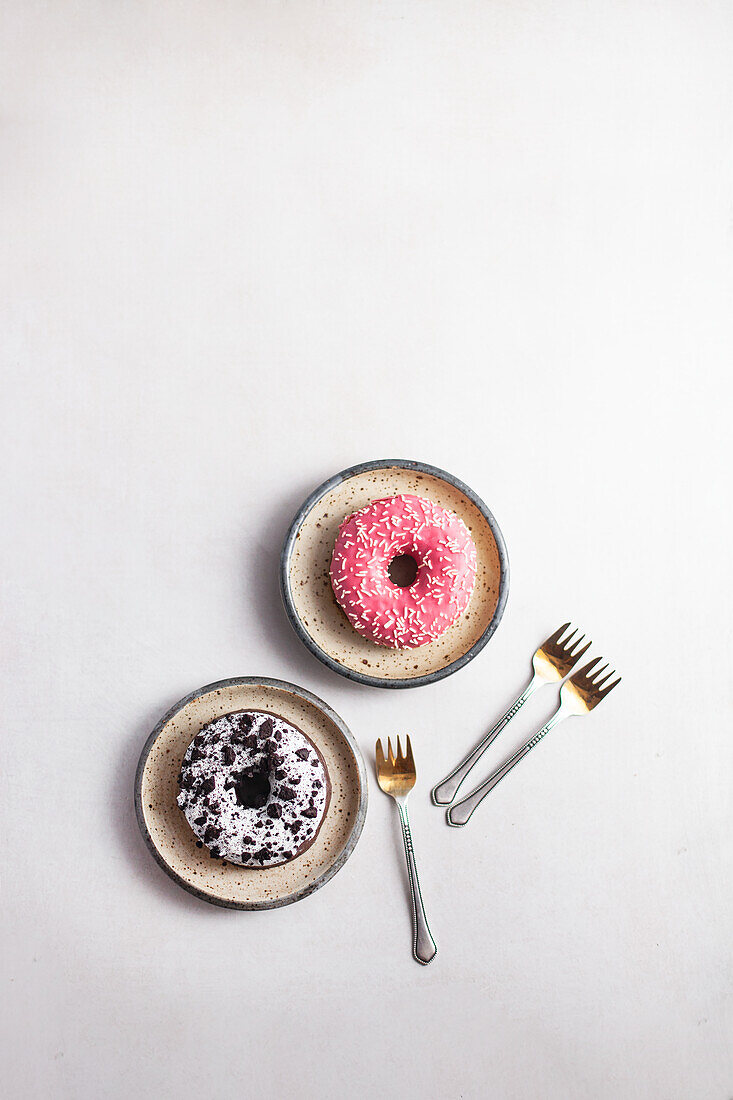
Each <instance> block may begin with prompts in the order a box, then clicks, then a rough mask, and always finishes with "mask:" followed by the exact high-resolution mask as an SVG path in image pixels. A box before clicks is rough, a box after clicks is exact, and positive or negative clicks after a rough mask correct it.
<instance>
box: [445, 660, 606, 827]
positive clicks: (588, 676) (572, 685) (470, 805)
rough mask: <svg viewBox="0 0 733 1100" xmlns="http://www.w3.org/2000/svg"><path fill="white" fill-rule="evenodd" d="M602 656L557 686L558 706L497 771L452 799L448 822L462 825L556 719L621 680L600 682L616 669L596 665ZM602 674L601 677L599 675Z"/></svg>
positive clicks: (591, 703)
mask: <svg viewBox="0 0 733 1100" xmlns="http://www.w3.org/2000/svg"><path fill="white" fill-rule="evenodd" d="M602 660H603V658H602V657H595V658H594V659H593V660H592V661H589V662H588V664H587V665H586V666H585V667H584V668H581V669H580V670H579V671H578V672H576V673H575V674H574V675H573V676H571V677H570V679H569V680H566V681H565V683H564V684H563V686H562V687H561V688H560V706H559V707H558V708H557V710H556V711H555V713H554V714H553V716H552V718H550V720H549V722H546V723H545V725H544V726H543V727H542V729H541V730H538V732H537V733H536V734H535V735H534V737H530V739H529V741H526V742H525V743H524V745H522V747H521V749H518V750H517V752H515V753H514V756H511V757H510V758H509V759H508V760H505V761H504V763H503V764H501V765H500V766H499V767H498V768H497V769H496V771H495V772H494V773H493V774H492V775H490V776H489V778H488V779H487V780H485V782H483V783H482V784H481V785H480V786H479V787H477V788H476V790H475V791H472V792H471V794H469V795H468V796H467V797H466V798H464V799H463V800H462V801H461V802H456V803H454V805H453V806H451V808H450V809H449V810H448V812H447V814H446V818H447V819H448V824H449V825H465V824H466V822H467V821H468V819H469V818H470V816H471V814H472V813H473V811H474V810H475V809H476V807H477V806H478V805H479V803H480V802H483V800H484V799H485V798H486V795H487V794H488V793H489V791H493V789H494V787H495V786H496V784H497V783H499V782H501V780H502V779H503V778H504V776H505V775H508V774H509V772H510V771H511V770H512V768H513V767H514V765H515V764H518V763H519V761H520V760H521V759H522V757H524V756H526V755H527V753H528V752H529V751H530V750H531V749H533V748H534V747H535V745H538V744H539V742H540V741H541V740H542V738H543V737H544V736H545V734H546V733H549V732H550V730H551V729H552V727H553V726H556V725H557V724H558V722H562V720H563V719H564V718H571V717H573V716H575V717H578V716H579V715H583V714H590V712H591V711H592V710H593V708H594V707H596V706H598V704H599V703H600V702H601V700H602V699H605V697H606V696H607V695H608V693H609V691H613V689H614V688H615V687H616V684H619V683H620V682H621V677H620V676H619V678H618V680H614V682H613V683H612V684H609V685H608V687H604V686H603V685H604V684H605V683H607V681H608V680H610V679H611V677H612V676H615V671H612V672H609V673H608V674H607V675H606V676H603V673H604V672H605V671H606V669H607V668H608V665H607V664H606V665H604V666H603V668H599V669H597V668H596V665H597V664H598V662H599V661H602ZM601 677H603V678H602V679H601Z"/></svg>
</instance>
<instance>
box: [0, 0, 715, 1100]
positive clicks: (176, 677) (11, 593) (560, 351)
mask: <svg viewBox="0 0 733 1100" xmlns="http://www.w3.org/2000/svg"><path fill="white" fill-rule="evenodd" d="M1 40H2V77H1V80H2V138H1V141H2V146H1V149H2V163H3V168H2V183H1V185H0V186H1V188H2V204H1V216H2V253H3V257H2V258H3V263H2V265H1V267H2V271H1V275H0V278H1V280H2V284H1V287H0V298H1V302H2V309H3V312H4V321H3V325H2V351H3V370H4V387H3V400H2V406H3V408H2V431H1V433H0V447H1V449H2V514H3V517H4V520H5V525H4V526H5V532H4V534H5V537H4V540H3V542H4V546H3V551H2V562H1V563H0V564H1V568H2V581H3V583H2V604H3V611H2V616H3V627H4V633H5V638H6V640H5V643H4V650H3V653H4V658H3V675H2V681H1V687H0V692H1V699H0V704H1V713H2V727H3V747H2V757H3V760H2V772H3V776H4V778H3V791H4V793H3V799H2V806H3V808H2V844H3V864H4V871H3V880H2V894H3V918H2V919H3V927H2V938H1V942H2V952H3V977H4V988H3V996H2V1014H3V1017H4V1019H3V1029H2V1030H3V1046H4V1048H5V1049H4V1054H3V1071H2V1076H3V1086H4V1087H3V1091H4V1093H5V1095H7V1096H9V1097H13V1098H17V1097H20V1098H25V1097H28V1098H35V1097H38V1098H43V1100H46V1098H49V1097H53V1098H55V1097H60V1098H66V1097H69V1098H83V1100H86V1098H90V1100H96V1098H100V1097H114V1098H117V1097H119V1098H127V1097H132V1096H139V1097H163V1096H165V1097H168V1096H170V1097H176V1098H188V1097H205V1098H216V1100H218V1098H224V1097H228V1096H230V1095H231V1096H257V1095H262V1096H268V1097H285V1096H291V1095H292V1096H297V1097H305V1098H310V1097H328V1098H341V1097H344V1096H349V1097H352V1096H353V1097H358V1098H361V1097H371V1096H390V1097H392V1096H398V1095H399V1096H403V1097H420V1098H432V1097H434V1098H442V1097H451V1098H452V1097H465V1098H478V1097H486V1096H489V1097H498V1098H502V1100H503V1098H511V1100H525V1098H527V1100H529V1098H532V1100H535V1098H537V1097H542V1098H548V1097H549V1098H552V1100H575V1098H578V1100H586V1098H593V1100H597V1098H602V1100H606V1098H609V1100H611V1098H613V1100H615V1098H617V1097H623V1098H627V1097H628V1098H643V1100H668V1098H674V1100H677V1098H679V1100H698V1098H699V1100H728V1098H730V1097H731V1096H733V1055H732V1053H731V1045H730V1036H731V1026H732V1024H733V1013H732V1012H731V987H732V982H733V975H732V972H731V957H730V932H731V908H732V907H731V900H732V898H731V884H730V857H731V844H732V837H733V830H732V828H731V826H732V824H733V822H732V821H731V790H730V779H731V768H732V765H733V753H732V752H731V729H730V706H731V695H732V692H731V676H730V643H731V631H730V606H731V594H732V593H731V584H730V539H731V534H732V531H731V517H730V495H729V494H730V484H729V482H728V468H729V463H730V451H729V445H728V438H727V437H728V434H729V423H730V417H729V413H730V405H729V402H730V397H731V386H730V381H729V371H730V363H731V352H732V351H733V346H732V345H733V339H732V335H733V334H732V330H731V324H730V303H731V291H732V290H733V280H732V278H731V256H732V248H731V245H732V242H733V208H732V206H731V187H732V185H733V158H732V157H731V152H732V142H731V123H732V122H733V106H732V105H733V67H732V66H731V56H732V47H733V11H732V10H731V7H730V4H728V3H726V2H721V3H708V2H698V0H695V2H686V3H683V2H679V0H678V2H674V0H673V2H671V3H668V4H664V5H660V4H657V3H648V2H634V3H631V2H630V3H623V2H616V3H598V4H591V5H589V4H585V3H575V2H569V0H561V2H557V0H555V2H552V3H549V2H548V3H544V2H543V3H519V2H516V3H508V2H505V3H502V2H499V3H490V4H489V3H476V4H470V3H461V2H459V3H447V2H446V3H416V2H415V3H399V2H398V3H390V4H377V3H371V2H365V3H357V4H348V3H323V4H321V3H318V4H316V3H307V2H306V3H294V2H293V3H279V4H266V3H249V4H242V3H234V2H216V3H210V4H203V3H187V2H181V3H173V2H171V0H156V2H150V3H133V4H128V5H117V4H112V3H101V2H100V3H92V2H88V0H87V2H84V0H82V2H79V3H73V4H72V3H59V4H41V3H33V2H29V0H17V2H16V0H8V2H6V3H5V4H4V5H3V11H2V35H1ZM393 456H398V457H414V458H419V459H422V460H424V461H428V462H432V463H434V464H436V465H439V466H443V467H444V468H446V469H448V470H451V471H452V472H454V473H455V474H457V475H458V476H459V477H462V478H463V479H464V480H466V481H467V482H468V483H469V484H470V485H471V486H472V487H474V488H475V490H476V491H477V492H478V493H479V494H480V495H481V496H483V497H484V498H485V499H486V500H487V502H488V503H489V506H490V507H491V508H492V509H493V510H494V512H495V514H496V516H497V518H498V520H499V522H500V523H501V525H502V527H503V530H504V533H505V536H506V539H507V543H508V547H509V553H510V558H511V563H512V582H511V591H510V595H509V603H508V607H507V612H506V616H505V619H504V622H503V624H502V626H501V628H500V629H499V631H498V633H497V635H496V636H495V638H494V640H493V641H492V642H491V643H490V645H489V646H488V648H487V649H486V650H485V651H484V652H483V654H482V655H481V656H480V657H479V658H478V659H477V660H476V661H475V662H474V663H473V664H472V665H470V666H469V667H468V668H467V669H465V670H464V671H462V672H460V673H459V674H458V675H456V676H454V677H452V678H450V679H448V680H446V681H444V682H443V683H439V684H437V685H434V686H431V687H427V688H422V689H418V690H415V691H408V692H385V691H379V690H375V689H369V688H361V687H358V686H355V685H353V684H351V683H349V682H347V681H346V680H344V679H342V678H340V677H338V676H336V675H334V674H332V673H331V672H329V671H328V670H327V669H325V668H324V667H323V666H321V665H320V664H319V663H318V662H317V661H316V660H315V659H314V658H313V657H311V656H310V654H309V653H307V652H306V651H305V650H304V649H303V648H302V647H301V645H300V644H299V642H298V641H297V639H296V638H295V636H294V634H293V633H292V632H291V630H290V628H289V626H288V624H287V621H286V619H285V616H284V614H283V611H282V609H281V607H280V603H279V595H278V590H277V576H276V573H277V562H278V554H279V549H280V545H281V542H282V539H283V536H284V534H285V530H286V526H287V523H288V521H289V519H290V517H291V515H292V514H293V512H294V511H295V509H296V507H297V506H298V504H299V503H300V501H301V500H302V498H303V497H304V496H305V495H306V493H308V492H309V491H310V490H311V489H312V488H314V487H315V486H316V485H317V484H318V483H319V482H321V481H322V480H323V479H324V478H326V477H328V476H329V475H330V474H332V473H334V472H335V471H336V470H339V469H341V468H343V467H345V466H347V465H351V464H352V463H355V462H359V461H363V460H366V459H370V458H377V457H393ZM570 617H572V618H573V619H574V620H575V621H577V622H578V623H580V624H581V625H582V627H583V628H584V629H586V630H588V631H589V632H590V633H591V634H592V637H593V639H594V641H595V642H596V649H595V652H597V653H600V654H602V655H604V656H606V657H608V658H610V659H611V660H612V661H613V662H614V664H615V665H616V667H617V668H618V669H619V671H620V672H622V673H623V676H624V682H623V685H622V686H621V687H620V688H619V689H618V690H617V691H616V692H615V693H614V695H613V696H612V697H611V698H610V699H609V700H608V702H607V703H605V704H604V705H603V707H601V708H599V710H597V711H596V712H595V714H594V715H593V716H592V717H591V718H590V719H587V720H583V724H581V722H580V721H577V722H575V723H568V724H566V725H564V726H561V727H560V728H559V729H558V730H557V731H556V732H555V733H553V734H552V735H551V737H550V738H548V740H547V741H545V742H544V743H543V745H542V746H541V747H540V748H538V749H537V751H536V752H535V753H533V754H532V755H531V757H530V758H529V760H527V761H525V762H524V763H523V764H522V765H521V766H520V767H519V768H518V769H517V770H516V772H514V773H513V774H512V776H511V778H510V779H507V781H506V782H505V783H503V784H502V785H501V786H500V787H499V788H498V789H497V791H496V792H495V794H494V795H493V796H492V798H491V800H490V801H488V800H487V802H486V803H484V806H483V807H482V808H481V811H480V812H479V814H478V815H477V817H476V818H475V819H474V820H473V821H472V822H471V824H470V825H469V827H468V828H466V829H464V830H460V831H453V830H449V829H448V828H446V826H445V824H444V822H443V818H442V815H441V813H440V812H439V811H438V810H436V809H435V808H433V807H432V806H431V805H430V804H429V801H428V790H429V787H430V786H431V785H432V783H434V782H435V781H436V780H437V779H439V778H440V777H441V776H442V775H443V774H444V773H445V772H446V771H447V770H448V769H449V768H450V767H451V766H452V765H453V764H454V763H455V762H456V760H457V759H458V757H459V756H460V755H462V753H463V751H464V750H465V749H467V748H468V747H469V745H470V744H471V743H472V742H473V741H474V740H476V739H477V738H478V737H479V735H481V734H482V733H483V732H484V731H485V729H486V728H487V726H488V725H489V724H491V722H492V721H493V719H494V718H495V717H496V716H497V714H498V713H499V712H500V711H501V710H502V709H503V707H504V705H505V704H506V703H508V702H509V701H510V699H511V698H512V697H513V695H514V693H515V692H516V691H517V690H518V689H519V688H520V687H521V685H522V683H523V682H524V679H525V676H526V674H527V672H528V667H529V665H528V661H529V655H530V653H531V651H532V650H533V648H534V647H535V645H536V644H537V643H538V642H539V641H540V640H541V639H542V638H543V637H544V636H545V635H546V634H547V633H549V631H550V630H551V629H552V628H554V627H555V626H556V625H557V624H558V623H559V622H561V621H563V620H564V619H565V618H570ZM242 674H263V675H269V676H277V677H282V678H284V679H289V680H292V681H294V682H296V683H299V684H302V685H303V686H305V687H307V688H310V689H311V690H313V691H315V692H316V693H317V694H319V695H321V696H322V697H324V698H325V699H326V700H327V701H328V702H329V703H330V704H331V705H332V706H333V707H334V708H335V709H336V710H337V711H338V712H339V713H340V714H341V715H342V716H343V717H344V718H345V720H346V721H347V722H348V723H349V724H350V726H351V727H352V729H353V730H354V732H355V735H356V737H357V739H358V741H359V742H360V744H361V746H362V748H363V749H364V751H365V753H366V754H367V758H368V762H369V765H370V770H371V761H372V756H371V753H372V746H373V743H374V740H375V738H376V737H377V736H378V735H385V734H394V733H397V732H406V731H410V732H412V735H413V739H414V744H415V751H416V756H417V760H418V766H419V769H420V783H419V787H418V788H417V789H416V792H415V795H414V796H413V800H412V807H413V832H414V836H415V843H416V847H417V851H418V856H419V859H420V863H421V868H422V877H423V889H424V895H425V899H426V903H427V907H428V912H429V916H430V919H431V923H432V926H433V930H434V932H435V935H436V939H437V941H438V944H439V955H438V958H437V959H436V961H435V963H434V964H433V965H432V966H431V967H429V968H428V969H426V970H423V969H421V968H419V967H418V966H417V965H416V964H415V963H414V962H413V961H412V958H411V956H410V943H409V941H410V927H409V923H410V922H409V914H408V909H407V903H406V897H405V889H404V878H403V875H404V872H403V866H402V863H401V851H400V847H399V844H400V842H399V837H398V825H397V818H396V814H395V810H394V806H393V805H392V804H391V803H389V802H388V801H387V800H386V799H385V798H384V796H383V795H382V794H381V792H380V791H379V790H378V789H377V787H376V784H374V783H373V784H372V788H371V803H370V809H369V814H368V818H367V823H366V827H365V831H364V834H363V837H362V840H361V842H360V844H359V846H358V848H357V850H356V852H355V854H354V856H353V857H352V859H351V860H350V862H349V863H348V864H347V865H346V867H345V868H344V870H343V871H342V872H341V873H339V874H338V875H337V877H336V878H335V879H334V880H333V882H331V883H330V884H329V885H328V886H327V887H326V888H324V889H323V890H321V891H320V892H318V893H317V894H315V895H314V896H313V897H311V898H309V899H307V900H305V901H304V902H302V903H300V904H298V905H295V906H293V907H291V908H289V909H285V910H281V911H277V912H272V913H259V914H257V913H256V914H243V913H237V912H229V911H224V910H219V909H216V908H213V907H211V906H208V905H206V904H203V903H200V902H198V901H196V900H194V899H192V898H191V897H189V896H188V895H186V894H185V893H184V892H183V891H181V890H180V889H178V888H177V887H176V886H175V885H174V884H173V883H172V882H171V881H169V880H168V879H167V878H166V877H165V876H164V875H163V873H162V872H161V871H160V870H159V868H158V867H157V866H156V865H155V864H154V863H153V861H152V859H151V858H150V857H149V855H148V854H147V852H146V850H145V848H144V847H143V844H142V842H141V840H140V838H139V836H138V834H137V831H136V826H135V822H134V818H133V810H132V799H131V789H132V778H133V772H134V766H135V762H136V760H137V756H138V753H139V751H140V748H141V745H142V743H143V741H144V739H145V737H146V736H147V733H148V732H149V730H150V729H151V728H152V726H153V725H154V724H155V722H156V721H157V719H158V718H159V717H160V716H161V714H162V713H163V712H164V711H165V710H166V709H167V708H168V707H169V706H170V705H171V704H172V703H173V702H175V700H176V699H178V698H179V697H180V696H182V695H184V694H185V693H187V692H188V691H190V690H191V689H193V688H195V687H197V686H199V685H202V684H205V683H207V682H210V681H212V680H214V679H218V678H220V677H224V676H229V675H242ZM554 702H555V700H554V698H553V696H552V694H551V692H550V690H549V689H548V691H547V695H544V694H543V695H541V696H539V697H538V698H537V699H536V700H534V701H533V703H532V705H531V706H530V707H527V709H526V711H525V712H524V713H523V716H522V719H521V721H517V722H516V723H515V724H514V728H511V729H510V730H509V731H507V733H506V734H505V735H504V736H503V738H502V739H501V740H500V741H499V742H498V743H497V744H496V745H495V746H494V749H493V751H492V753H491V757H490V760H489V761H487V766H486V770H488V766H489V764H493V763H496V762H497V761H498V760H500V759H501V758H502V757H503V756H504V755H505V754H507V753H508V752H509V751H510V750H511V749H512V748H513V747H514V746H515V745H517V744H519V743H520V741H521V740H522V739H523V738H524V737H525V736H526V735H528V734H529V732H531V731H532V729H533V728H535V727H536V726H537V725H539V724H541V722H542V721H543V720H544V718H545V716H546V715H547V714H549V713H550V711H551V710H552V709H553V706H554Z"/></svg>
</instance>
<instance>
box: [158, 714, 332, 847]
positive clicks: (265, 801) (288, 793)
mask: <svg viewBox="0 0 733 1100" xmlns="http://www.w3.org/2000/svg"><path fill="white" fill-rule="evenodd" d="M178 785H179V787H180V788H181V790H180V793H179V795H178V805H179V806H180V807H181V809H182V810H183V812H184V814H185V815H186V820H187V821H188V823H189V825H190V826H191V828H192V829H193V831H194V833H195V834H196V836H197V837H198V838H199V839H198V844H199V847H202V846H204V845H205V846H206V847H207V848H208V850H209V854H210V855H211V856H212V857H213V858H215V859H225V860H228V861H229V862H230V863H238V864H241V865H242V866H243V867H274V866H276V865H277V864H278V863H287V861H288V860H291V859H295V857H296V856H299V855H301V854H302V853H303V852H304V851H305V850H306V848H308V847H310V845H311V844H312V843H313V841H314V840H315V838H316V834H317V833H318V830H319V829H320V827H321V824H322V822H323V819H324V817H325V816H326V810H327V809H328V803H329V800H330V797H331V784H330V782H329V779H328V772H327V771H326V765H325V764H324V762H323V757H322V756H321V754H320V753H319V751H318V749H317V748H316V747H315V745H314V744H313V742H312V741H311V740H310V738H309V737H306V735H305V734H304V733H303V732H302V730H299V729H298V728H297V726H293V725H292V724H291V723H290V722H286V721H285V720H284V719H283V718H280V717H278V715H277V714H270V713H268V712H266V711H259V710H247V711H235V712H233V713H232V714H224V715H222V716H221V717H220V718H215V719H214V721H213V722H209V723H208V724H207V725H205V726H204V727H203V728H202V729H201V730H200V732H199V733H197V734H196V736H195V737H194V739H193V741H192V742H191V744H190V745H189V746H188V749H187V750H186V754H185V756H184V757H183V763H182V765H181V773H180V775H179V777H178Z"/></svg>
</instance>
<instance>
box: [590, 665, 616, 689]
mask: <svg viewBox="0 0 733 1100" xmlns="http://www.w3.org/2000/svg"><path fill="white" fill-rule="evenodd" d="M606 668H608V665H606ZM601 671H602V672H605V669H602V670H601ZM615 674H616V669H615V668H614V669H611V671H610V672H609V673H607V674H606V675H605V676H604V677H603V679H602V680H594V681H593V687H594V688H595V689H596V691H597V690H598V688H600V687H603V685H604V684H605V683H607V682H608V681H609V680H610V679H611V677H612V676H614V675H615Z"/></svg>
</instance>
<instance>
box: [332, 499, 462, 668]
mask: <svg viewBox="0 0 733 1100" xmlns="http://www.w3.org/2000/svg"><path fill="white" fill-rule="evenodd" d="M400 554H410V555H411V556H412V557H413V558H414V559H415V561H416V563H417V576H416V578H415V580H414V582H413V583H412V584H411V585H410V587H409V588H400V586H399V585H396V584H394V583H393V582H392V581H391V580H390V577H389V572H388V569H389V565H390V562H391V561H392V559H393V558H395V557H397V556H398V555H400ZM475 580H476V547H475V546H474V543H473V539H472V538H471V536H470V534H469V532H468V528H467V527H466V525H465V523H463V521H462V520H461V519H459V517H458V516H457V515H456V514H455V513H454V512H449V511H448V509H447V508H441V507H440V505H438V504H434V503H433V501H432V500H426V499H425V497H417V496H412V495H410V494H407V493H406V494H403V495H401V496H396V497H386V498H385V499H383V500H373V501H372V503H371V504H368V505H367V506H366V508H361V509H359V511H358V512H354V513H353V514H352V515H350V516H349V517H348V518H347V519H345V520H344V522H343V523H342V524H341V527H340V529H339V533H338V537H337V539H336V545H335V546H334V550H333V557H332V559H331V584H332V586H333V591H334V594H335V596H336V599H337V600H338V602H339V604H340V605H341V607H342V608H343V610H344V612H345V613H346V615H347V617H348V619H349V622H350V623H351V625H352V626H353V627H354V629H355V630H358V632H359V633H360V634H363V635H364V637H366V638H370V639H371V640H372V641H373V642H377V644H378V645H386V646H391V647H392V648H393V649H414V648H415V647H416V646H421V645H425V644H426V643H427V642H432V641H434V639H435V638H439V637H440V635H441V634H443V633H444V631H446V630H447V629H448V627H449V626H451V624H452V623H454V622H455V621H456V619H457V618H458V616H459V615H461V614H462V613H463V612H464V611H465V610H466V607H467V606H468V601H469V600H470V599H471V593H472V592H473V586H474V582H475Z"/></svg>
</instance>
